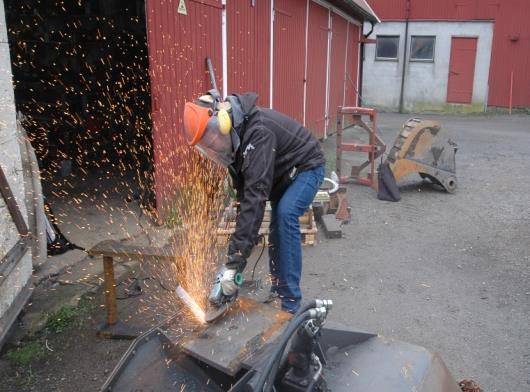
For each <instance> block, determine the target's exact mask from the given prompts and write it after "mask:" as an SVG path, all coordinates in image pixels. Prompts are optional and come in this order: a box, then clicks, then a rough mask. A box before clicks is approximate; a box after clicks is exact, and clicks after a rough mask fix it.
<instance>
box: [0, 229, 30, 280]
mask: <svg viewBox="0 0 530 392" xmlns="http://www.w3.org/2000/svg"><path fill="white" fill-rule="evenodd" d="M29 247H30V240H29V238H28V237H22V238H20V239H19V240H18V242H17V243H16V244H15V245H14V246H13V247H12V248H11V249H10V250H9V252H7V253H6V255H5V256H4V257H2V259H1V260H0V286H1V285H2V283H4V281H5V280H6V279H7V276H8V275H9V274H10V272H11V271H12V270H13V268H15V267H16V266H17V264H18V262H19V261H20V259H22V257H24V255H25V254H26V252H27V251H28V249H29Z"/></svg>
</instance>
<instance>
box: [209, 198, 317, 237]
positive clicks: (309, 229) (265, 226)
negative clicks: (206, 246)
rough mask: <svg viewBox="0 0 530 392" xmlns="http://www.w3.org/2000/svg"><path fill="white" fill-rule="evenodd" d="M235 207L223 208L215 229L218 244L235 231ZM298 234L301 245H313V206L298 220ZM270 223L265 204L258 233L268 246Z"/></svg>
mask: <svg viewBox="0 0 530 392" xmlns="http://www.w3.org/2000/svg"><path fill="white" fill-rule="evenodd" d="M235 211H236V210H235V206H234V205H232V206H228V207H226V208H225V212H224V214H223V216H222V218H221V221H220V222H219V225H218V227H217V240H218V241H219V243H226V242H228V240H229V239H230V236H231V235H232V234H234V232H235V230H236V220H235V217H236V212H235ZM299 220H300V233H301V234H302V245H315V243H316V235H317V231H318V230H317V226H316V224H315V219H314V216H313V206H312V205H310V206H309V208H308V209H307V210H306V212H305V213H304V215H302V216H301V217H300V218H299ZM270 221H271V207H270V204H269V203H268V202H267V205H266V206H265V214H264V215H263V222H262V223H261V227H260V229H259V231H258V233H259V235H263V236H264V237H265V243H266V244H267V245H268V244H269V226H270Z"/></svg>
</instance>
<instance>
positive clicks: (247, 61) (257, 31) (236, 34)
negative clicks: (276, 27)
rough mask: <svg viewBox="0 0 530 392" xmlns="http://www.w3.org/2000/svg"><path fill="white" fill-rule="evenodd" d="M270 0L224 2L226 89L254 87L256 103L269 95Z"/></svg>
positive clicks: (265, 101)
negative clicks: (256, 95)
mask: <svg viewBox="0 0 530 392" xmlns="http://www.w3.org/2000/svg"><path fill="white" fill-rule="evenodd" d="M270 6H271V5H270V0H261V1H257V2H255V5H254V6H252V2H250V1H248V0H230V1H228V2H227V3H226V13H227V29H228V37H227V38H228V93H242V92H247V91H254V92H256V93H258V95H259V100H258V104H259V105H260V106H267V107H268V106H269V96H270V83H269V80H270V79H269V73H270V71H269V70H270V67H269V64H270V44H269V42H270V14H271V9H270Z"/></svg>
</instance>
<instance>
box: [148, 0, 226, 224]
mask: <svg viewBox="0 0 530 392" xmlns="http://www.w3.org/2000/svg"><path fill="white" fill-rule="evenodd" d="M178 7H179V0H166V1H158V0H147V3H146V13H147V39H148V45H149V72H150V76H151V100H152V119H153V144H154V146H153V149H154V156H155V187H156V197H157V207H158V209H159V211H160V212H161V213H162V214H164V213H165V212H167V208H168V207H169V206H168V205H167V203H168V199H170V198H171V197H172V193H173V192H174V191H175V188H176V184H177V181H178V180H179V179H180V177H181V173H182V172H183V170H184V168H183V166H184V164H185V162H183V161H182V157H185V156H186V154H185V153H183V149H188V148H189V147H188V146H187V145H186V143H185V141H184V138H183V130H182V111H183V109H184V103H185V102H186V101H187V100H191V99H193V98H194V97H197V96H198V95H199V94H201V93H203V92H205V91H207V90H209V89H210V88H211V87H210V81H209V77H208V73H207V72H206V67H205V60H204V59H205V58H206V57H207V56H210V58H211V59H212V62H213V64H214V67H215V72H216V75H217V77H218V79H219V77H220V76H221V39H220V35H221V1H220V0H204V1H203V2H197V1H187V2H186V11H187V14H186V15H183V14H180V13H178V12H177V11H178ZM218 84H219V86H222V84H221V81H220V80H218ZM179 158H180V160H179Z"/></svg>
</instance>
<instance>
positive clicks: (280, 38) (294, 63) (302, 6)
mask: <svg viewBox="0 0 530 392" xmlns="http://www.w3.org/2000/svg"><path fill="white" fill-rule="evenodd" d="M306 6H307V2H306V1H305V0H276V1H275V2H274V11H275V14H274V73H273V75H274V76H273V77H274V85H273V100H272V106H273V108H274V109H276V110H278V111H280V112H283V113H285V114H287V115H289V116H291V117H293V118H295V119H296V120H298V121H300V122H303V110H304V68H305V19H306Z"/></svg>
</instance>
